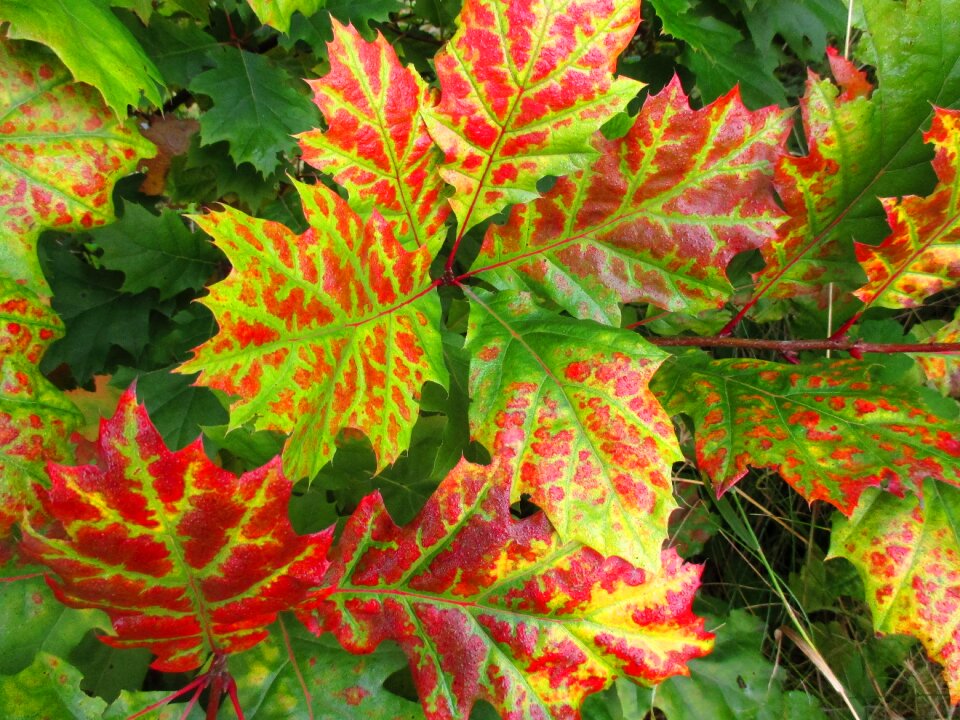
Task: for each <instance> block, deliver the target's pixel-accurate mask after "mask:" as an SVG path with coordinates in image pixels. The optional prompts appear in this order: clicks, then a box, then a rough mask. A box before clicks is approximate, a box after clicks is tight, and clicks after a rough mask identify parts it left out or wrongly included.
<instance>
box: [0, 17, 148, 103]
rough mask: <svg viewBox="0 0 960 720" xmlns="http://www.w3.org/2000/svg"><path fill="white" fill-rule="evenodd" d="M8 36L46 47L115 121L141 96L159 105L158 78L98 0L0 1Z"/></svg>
mask: <svg viewBox="0 0 960 720" xmlns="http://www.w3.org/2000/svg"><path fill="white" fill-rule="evenodd" d="M0 20H6V21H8V22H9V23H10V28H9V29H8V30H7V35H8V37H11V38H22V39H25V40H35V41H36V42H40V43H43V44H45V45H49V46H50V47H51V48H53V51H54V52H55V53H56V54H57V55H58V56H59V57H60V60H61V61H63V64H64V65H66V66H67V67H68V68H69V69H70V72H71V73H73V77H74V78H76V79H77V80H78V81H80V82H85V83H89V84H90V85H93V86H94V87H95V88H97V89H98V90H99V91H100V92H101V93H103V97H104V99H105V100H106V102H107V105H108V106H110V107H111V108H112V109H113V111H114V112H115V113H116V114H117V116H118V117H120V118H125V117H127V105H133V106H134V107H137V105H139V104H140V94H141V93H143V95H144V97H146V99H147V100H148V101H150V102H151V103H152V104H153V105H157V106H159V105H161V104H162V100H161V98H160V91H159V89H158V87H157V86H158V85H160V86H162V85H163V76H161V75H160V71H159V70H157V68H156V66H155V65H154V64H153V63H152V62H151V61H150V58H148V57H147V55H146V54H145V53H144V52H143V48H141V47H140V45H139V44H138V43H137V41H136V40H134V39H133V37H131V35H130V32H129V31H128V30H127V29H126V28H125V27H124V26H123V24H122V23H121V22H120V21H119V20H117V18H116V17H115V16H114V15H113V13H111V12H110V10H109V8H107V7H106V5H105V4H103V3H100V2H98V1H97V0H47V1H46V2H40V3H38V2H33V0H4V1H3V4H2V5H0Z"/></svg>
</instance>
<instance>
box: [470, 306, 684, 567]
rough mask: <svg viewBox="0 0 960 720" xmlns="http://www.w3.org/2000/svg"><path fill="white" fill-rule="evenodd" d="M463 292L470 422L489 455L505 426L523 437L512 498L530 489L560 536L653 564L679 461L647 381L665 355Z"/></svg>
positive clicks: (626, 338) (628, 335)
mask: <svg viewBox="0 0 960 720" xmlns="http://www.w3.org/2000/svg"><path fill="white" fill-rule="evenodd" d="M470 294H471V295H472V293H470ZM472 299H473V302H471V310H470V329H469V331H468V333H467V345H466V349H467V350H469V351H470V352H471V355H472V358H473V359H472V361H471V364H470V395H471V397H472V402H471V404H470V427H471V430H472V432H473V434H474V436H475V437H476V438H477V439H478V440H479V441H480V442H481V443H483V444H484V445H486V447H487V449H488V450H490V452H491V453H492V454H499V452H500V448H499V447H497V442H498V438H503V437H504V434H505V433H511V434H512V435H511V439H513V436H519V437H521V438H522V441H521V442H520V443H519V445H518V453H519V457H518V459H517V462H516V465H515V471H516V476H515V478H514V482H513V489H512V491H511V497H512V498H513V499H514V500H519V499H520V497H521V496H522V495H524V494H528V495H529V496H530V499H531V500H532V501H533V502H534V503H535V504H536V505H537V506H538V507H540V508H542V509H543V511H544V512H545V513H546V514H547V517H549V518H550V521H551V523H552V524H553V526H554V528H556V530H557V533H558V535H559V536H560V538H561V539H562V540H564V541H573V540H576V541H578V542H581V543H583V544H585V545H587V546H589V547H592V548H593V549H595V550H597V551H598V552H600V553H601V554H603V555H619V556H620V557H623V558H625V559H627V560H628V561H629V562H631V563H632V564H634V565H637V566H640V567H644V568H656V567H657V565H658V563H659V562H660V549H661V547H662V545H663V541H664V540H665V539H666V537H667V522H668V519H669V516H670V513H671V512H672V511H673V509H674V508H675V507H676V502H675V501H674V499H673V486H672V483H671V464H672V463H673V462H674V461H679V460H680V459H681V455H680V449H679V447H678V446H677V441H676V437H675V435H674V432H673V424H672V423H671V422H670V417H669V416H668V415H667V414H666V412H664V410H663V408H662V407H660V403H659V402H657V399H656V398H655V397H654V395H653V392H652V391H651V390H650V389H649V388H648V387H647V384H648V382H649V381H650V378H651V377H652V376H653V373H654V372H656V370H657V368H658V367H659V366H660V363H661V362H662V361H663V359H664V357H666V356H665V355H664V353H663V352H662V351H661V350H659V349H658V348H655V347H653V346H652V345H649V344H647V343H646V341H644V340H643V339H642V338H641V337H640V336H638V335H637V334H636V333H632V332H629V331H626V330H619V329H612V328H605V327H602V326H598V325H596V324H594V323H590V322H583V321H577V320H573V319H570V318H562V317H560V316H558V315H556V314H554V313H551V312H548V311H546V310H543V309H541V308H539V307H537V306H536V305H535V304H534V303H533V302H532V300H531V298H530V297H529V296H528V295H518V294H516V293H500V294H498V295H493V296H490V295H484V296H482V297H481V296H480V295H479V294H477V295H473V298H472ZM501 441H502V440H501Z"/></svg>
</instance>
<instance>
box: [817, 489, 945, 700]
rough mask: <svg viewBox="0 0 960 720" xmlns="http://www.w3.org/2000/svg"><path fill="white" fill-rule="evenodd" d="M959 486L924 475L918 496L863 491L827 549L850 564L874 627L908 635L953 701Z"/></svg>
mask: <svg viewBox="0 0 960 720" xmlns="http://www.w3.org/2000/svg"><path fill="white" fill-rule="evenodd" d="M958 527H960V490H958V489H957V488H955V487H951V486H950V485H945V484H943V483H939V482H935V481H934V480H928V481H926V482H925V483H924V487H923V498H922V500H921V499H920V498H918V497H916V496H913V495H908V496H907V497H904V498H897V497H894V496H892V495H889V494H886V493H881V492H877V491H876V490H868V491H866V492H865V493H864V494H863V497H862V498H861V500H860V504H859V505H858V506H857V509H856V511H855V512H854V513H853V515H852V516H851V517H850V518H849V519H848V518H843V517H839V516H838V517H837V520H836V522H835V523H834V527H833V534H832V535H831V537H830V554H831V556H832V557H843V558H846V559H847V560H849V561H850V562H852V563H853V564H854V566H856V568H857V570H858V571H859V572H860V576H861V577H862V578H863V584H864V587H865V589H866V600H867V605H869V607H870V610H871V612H872V613H873V625H874V627H875V628H876V629H877V631H878V632H883V633H903V634H906V635H912V636H913V637H915V638H917V639H919V640H920V642H921V643H923V646H924V648H925V649H926V651H927V654H928V655H929V656H930V658H931V659H932V660H934V661H936V662H938V663H940V664H941V665H943V674H944V677H945V679H946V681H947V685H948V687H949V688H950V700H951V702H953V703H954V704H956V703H958V702H960V607H958V597H957V586H958V585H960V536H958V530H957V528H958Z"/></svg>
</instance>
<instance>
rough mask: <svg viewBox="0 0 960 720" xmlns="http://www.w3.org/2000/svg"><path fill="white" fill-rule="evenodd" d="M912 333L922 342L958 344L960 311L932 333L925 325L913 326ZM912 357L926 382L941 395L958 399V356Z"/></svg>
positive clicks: (959, 369) (959, 388)
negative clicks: (934, 387)
mask: <svg viewBox="0 0 960 720" xmlns="http://www.w3.org/2000/svg"><path fill="white" fill-rule="evenodd" d="M913 332H914V334H915V335H916V336H917V337H918V338H919V339H920V340H921V341H924V342H939V343H960V310H958V311H957V312H956V313H955V314H954V317H953V320H951V321H950V322H948V323H946V324H944V325H942V326H941V327H940V328H938V329H937V330H935V331H934V332H931V331H930V330H928V329H927V324H926V323H924V324H922V325H916V326H914V328H913ZM913 357H914V359H915V360H916V361H917V364H918V365H920V367H921V368H922V369H923V373H924V375H926V376H927V380H929V381H930V382H931V383H933V384H934V386H936V388H937V389H938V390H940V392H941V393H943V394H944V395H949V396H951V397H954V398H960V355H958V354H947V353H931V354H929V355H914V356H913Z"/></svg>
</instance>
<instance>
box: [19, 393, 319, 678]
mask: <svg viewBox="0 0 960 720" xmlns="http://www.w3.org/2000/svg"><path fill="white" fill-rule="evenodd" d="M97 450H98V458H97V460H98V465H96V466H95V465H82V466H78V467H70V466H65V465H57V464H53V463H51V464H50V465H49V466H48V471H49V473H50V478H51V483H52V486H51V488H50V490H48V491H42V492H41V498H40V501H41V503H42V505H43V508H44V510H45V511H46V512H47V513H48V515H49V516H50V517H51V518H53V519H54V520H55V521H56V527H55V528H54V529H53V530H51V531H49V532H48V533H47V534H46V535H40V534H39V533H38V532H37V530H36V529H35V528H33V527H32V526H30V525H29V524H28V525H26V526H25V527H24V539H23V543H22V549H23V551H24V553H25V554H26V555H27V556H29V557H31V558H32V559H33V560H35V561H37V562H41V563H43V564H44V565H46V566H47V567H48V568H49V569H50V570H51V571H52V573H53V575H52V576H50V583H51V587H52V588H53V590H54V593H55V594H56V596H57V598H58V599H59V600H60V601H61V602H63V603H65V604H67V605H70V606H71V607H91V608H98V609H101V610H103V611H105V612H106V613H107V614H108V615H109V616H110V618H111V620H112V621H113V630H114V633H115V634H113V635H108V636H104V637H103V638H102V639H103V640H104V642H106V643H107V644H108V645H112V646H114V647H118V648H126V647H145V648H149V649H150V650H151V652H153V653H154V654H156V655H157V656H158V657H157V659H156V660H155V661H154V663H153V667H154V668H156V669H158V670H165V671H185V670H192V669H194V668H196V667H199V666H200V665H201V664H202V663H203V661H204V659H205V658H206V657H207V655H208V654H210V653H218V654H224V653H231V652H238V651H240V650H245V649H247V648H249V647H252V646H253V645H255V644H256V643H257V642H259V641H260V640H261V639H263V638H264V637H266V635H267V631H266V629H265V628H266V626H267V625H269V624H270V623H272V622H273V621H274V620H275V619H276V616H277V613H278V612H280V611H283V610H288V609H290V608H292V607H293V606H295V605H296V604H297V603H299V602H300V601H301V600H302V599H303V597H304V596H305V595H306V594H307V593H308V591H309V590H310V588H311V586H313V585H316V584H317V583H318V581H319V580H320V578H321V576H322V574H323V572H324V570H325V569H326V567H327V565H326V562H325V560H324V557H325V554H326V550H327V547H328V545H329V542H330V532H329V531H326V532H322V533H317V534H314V535H304V536H299V535H296V534H295V533H294V532H293V530H292V528H291V527H290V523H289V521H288V520H287V514H286V510H287V503H288V501H289V498H290V488H291V484H290V481H289V480H287V479H286V478H285V477H284V476H283V474H282V472H281V471H280V463H279V459H275V460H274V461H272V462H271V463H268V464H267V465H265V466H263V467H261V468H258V469H256V470H252V471H250V472H248V473H245V474H243V475H241V476H240V477H237V476H235V475H233V474H231V473H229V472H227V471H225V470H222V469H220V468H218V467H217V466H215V465H213V463H211V462H210V461H209V460H208V459H207V456H206V455H205V454H204V452H203V446H202V445H201V443H200V441H199V439H198V440H197V441H196V442H195V443H193V444H192V445H190V446H188V447H186V448H184V449H183V450H180V451H179V452H175V453H172V452H170V451H169V450H167V448H166V447H165V446H164V444H163V441H162V439H161V438H160V435H159V433H157V431H156V429H155V428H154V427H153V425H152V423H151V422H150V419H149V418H148V417H147V412H146V409H145V408H144V407H143V406H138V405H137V404H136V398H135V396H134V393H133V391H132V390H128V391H127V392H126V393H125V394H124V396H123V398H121V401H120V405H119V407H118V408H117V413H116V415H114V416H113V418H112V419H110V420H107V421H104V422H103V423H102V424H101V432H100V438H99V441H98V447H97Z"/></svg>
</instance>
